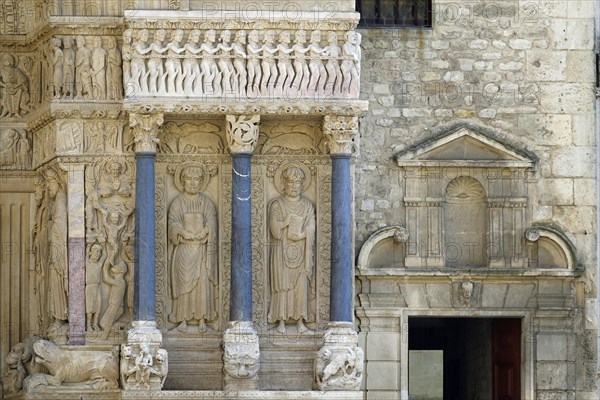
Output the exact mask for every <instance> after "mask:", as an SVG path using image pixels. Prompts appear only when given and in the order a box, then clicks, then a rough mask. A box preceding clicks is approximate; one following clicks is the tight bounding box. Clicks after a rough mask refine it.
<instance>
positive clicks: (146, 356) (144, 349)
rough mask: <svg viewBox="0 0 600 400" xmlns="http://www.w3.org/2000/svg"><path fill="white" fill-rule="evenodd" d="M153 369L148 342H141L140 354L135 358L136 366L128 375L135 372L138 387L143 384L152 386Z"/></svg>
mask: <svg viewBox="0 0 600 400" xmlns="http://www.w3.org/2000/svg"><path fill="white" fill-rule="evenodd" d="M151 369H152V355H151V354H150V346H149V345H148V343H145V342H142V343H140V354H138V355H137V357H136V358H135V366H134V367H133V368H132V369H131V370H129V371H128V375H131V374H133V373H135V381H136V387H139V386H141V385H143V386H144V387H145V388H147V389H149V388H150V383H149V380H150V372H151Z"/></svg>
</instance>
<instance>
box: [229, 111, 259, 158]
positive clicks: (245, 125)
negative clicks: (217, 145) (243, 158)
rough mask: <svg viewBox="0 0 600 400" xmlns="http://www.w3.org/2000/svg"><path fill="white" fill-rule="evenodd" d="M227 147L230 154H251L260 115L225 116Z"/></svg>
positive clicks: (256, 138)
mask: <svg viewBox="0 0 600 400" xmlns="http://www.w3.org/2000/svg"><path fill="white" fill-rule="evenodd" d="M225 119H226V121H227V145H228V146H229V151H231V152H232V153H252V152H253V151H254V147H255V146H256V141H257V140H258V123H259V122H260V115H257V114H255V115H227V116H226V117H225Z"/></svg>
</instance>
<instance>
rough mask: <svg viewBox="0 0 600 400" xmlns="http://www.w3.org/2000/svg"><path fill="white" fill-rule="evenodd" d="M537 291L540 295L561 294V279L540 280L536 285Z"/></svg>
mask: <svg viewBox="0 0 600 400" xmlns="http://www.w3.org/2000/svg"><path fill="white" fill-rule="evenodd" d="M538 293H539V294H540V295H555V296H556V295H562V294H563V283H562V282H561V281H556V280H552V281H540V283H539V285H538Z"/></svg>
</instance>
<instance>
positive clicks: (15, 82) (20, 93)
mask: <svg viewBox="0 0 600 400" xmlns="http://www.w3.org/2000/svg"><path fill="white" fill-rule="evenodd" d="M0 94H1V96H0V109H1V110H2V111H1V112H0V118H4V117H9V118H10V117H22V116H23V114H25V113H27V112H29V85H28V81H27V77H25V74H24V73H23V72H21V71H20V70H19V69H18V68H17V59H16V57H15V56H14V55H12V54H9V53H4V54H3V55H2V59H1V64H0Z"/></svg>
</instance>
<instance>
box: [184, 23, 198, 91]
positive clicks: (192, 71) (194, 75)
mask: <svg viewBox="0 0 600 400" xmlns="http://www.w3.org/2000/svg"><path fill="white" fill-rule="evenodd" d="M199 41H200V31H199V30H197V29H194V30H193V31H191V32H190V37H189V38H188V41H187V43H186V44H185V46H184V49H185V56H186V57H185V59H184V60H183V63H182V64H183V92H184V93H185V95H186V96H191V95H193V94H202V77H201V75H200V64H198V60H197V59H196V58H195V56H197V55H198V54H200V52H201V51H202V49H201V48H200V46H199V45H198V42H199Z"/></svg>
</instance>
